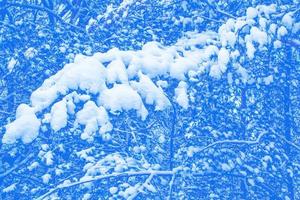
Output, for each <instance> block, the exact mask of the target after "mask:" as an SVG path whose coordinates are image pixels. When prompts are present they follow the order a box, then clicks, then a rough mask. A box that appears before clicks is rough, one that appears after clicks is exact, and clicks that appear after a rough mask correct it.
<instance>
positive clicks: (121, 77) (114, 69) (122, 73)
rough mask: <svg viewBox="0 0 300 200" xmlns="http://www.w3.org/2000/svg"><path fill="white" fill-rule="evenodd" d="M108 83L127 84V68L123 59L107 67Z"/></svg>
mask: <svg viewBox="0 0 300 200" xmlns="http://www.w3.org/2000/svg"><path fill="white" fill-rule="evenodd" d="M107 82H108V83H117V82H119V83H127V82H128V75H127V72H126V67H125V65H124V63H123V62H122V60H121V59H116V60H114V61H112V62H111V63H109V64H108V66H107Z"/></svg>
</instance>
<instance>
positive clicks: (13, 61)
mask: <svg viewBox="0 0 300 200" xmlns="http://www.w3.org/2000/svg"><path fill="white" fill-rule="evenodd" d="M16 64H17V60H16V59H15V58H11V59H10V60H9V62H8V64H7V69H8V71H9V72H11V71H12V70H13V69H14V67H15V66H16Z"/></svg>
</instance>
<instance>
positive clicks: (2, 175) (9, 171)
mask: <svg viewBox="0 0 300 200" xmlns="http://www.w3.org/2000/svg"><path fill="white" fill-rule="evenodd" d="M33 156H34V154H33V153H31V154H29V155H28V156H27V157H26V158H25V159H24V160H22V161H21V162H20V163H19V164H17V165H15V166H13V167H12V168H11V169H9V170H7V171H6V172H4V173H2V174H0V179H1V178H4V177H5V176H7V175H9V174H10V173H12V172H13V171H15V170H16V169H18V168H19V167H20V166H22V165H23V164H25V163H26V162H27V161H29V160H30V159H31V158H32V157H33Z"/></svg>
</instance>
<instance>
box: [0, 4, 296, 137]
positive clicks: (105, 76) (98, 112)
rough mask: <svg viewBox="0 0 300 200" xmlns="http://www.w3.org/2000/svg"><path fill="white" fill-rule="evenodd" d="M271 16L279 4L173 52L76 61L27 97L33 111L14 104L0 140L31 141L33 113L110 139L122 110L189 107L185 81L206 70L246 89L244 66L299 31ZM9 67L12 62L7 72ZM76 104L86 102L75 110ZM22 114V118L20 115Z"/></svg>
mask: <svg viewBox="0 0 300 200" xmlns="http://www.w3.org/2000/svg"><path fill="white" fill-rule="evenodd" d="M128 2H131V1H128ZM124 5H127V3H125V4H124ZM125 7H126V6H125ZM108 10H110V9H108ZM113 10H114V9H112V10H111V11H113ZM274 12H276V5H270V6H258V7H256V8H248V9H247V15H246V16H244V17H238V18H236V19H229V20H227V22H226V23H224V24H223V25H222V26H220V27H219V29H218V32H213V31H207V32H202V33H195V32H188V33H186V34H185V35H184V36H183V37H182V38H181V39H179V40H178V42H177V43H175V44H174V45H172V46H164V45H162V44H160V43H158V42H148V43H146V44H145V45H144V46H143V47H142V49H141V50H135V51H121V50H119V49H117V48H113V49H111V50H109V51H108V52H104V53H96V54H94V55H93V56H83V55H77V56H76V57H75V59H74V63H70V64H67V65H65V66H64V67H63V69H61V70H60V71H58V72H57V73H56V74H55V75H53V76H51V77H50V78H48V79H47V80H45V81H44V83H43V84H42V86H41V87H39V88H38V89H37V90H35V91H34V92H33V93H32V94H31V98H30V100H31V103H30V106H26V105H24V104H22V105H20V106H19V108H18V112H17V119H16V120H15V121H13V122H12V123H10V124H8V125H7V126H6V133H5V134H4V136H3V139H2V141H3V142H4V143H14V142H15V141H16V140H17V139H22V141H23V142H24V143H29V142H31V141H32V140H34V139H35V138H36V137H37V135H38V131H39V128H40V126H41V122H40V120H39V119H38V118H37V117H36V115H35V114H36V113H39V114H42V115H43V116H45V117H44V119H43V120H42V124H46V123H50V127H51V129H52V130H54V131H59V130H61V129H62V128H64V127H66V126H67V124H68V119H73V118H74V117H75V118H76V120H75V122H76V123H77V125H78V126H84V131H83V133H82V134H81V137H82V139H92V138H93V136H94V135H95V134H96V133H97V132H100V134H107V132H109V131H110V130H112V125H111V124H110V122H109V117H110V116H111V115H116V114H118V113H119V112H122V111H129V110H135V111H136V112H137V114H138V115H139V116H140V117H141V118H142V119H143V120H145V119H146V118H147V116H148V110H147V109H148V108H147V107H150V109H151V106H154V107H155V110H158V111H162V110H164V109H166V108H168V107H169V106H170V105H171V103H172V102H170V100H174V101H175V102H174V103H177V104H178V105H180V106H181V107H183V108H184V109H188V108H189V98H188V97H189V96H190V95H189V94H188V92H187V89H186V88H187V87H188V83H190V82H197V81H198V80H199V77H200V75H201V74H203V73H206V72H208V73H209V75H210V76H211V77H214V78H221V77H222V76H223V75H224V74H226V73H228V71H230V73H231V75H229V76H228V77H229V78H228V82H229V83H230V84H233V83H235V82H236V80H234V79H237V77H238V78H241V80H242V82H243V83H246V82H247V81H248V79H249V77H248V72H247V70H246V69H245V68H243V67H242V65H243V63H242V62H244V61H245V60H251V59H254V57H255V54H256V53H257V52H259V51H263V50H264V49H266V48H265V47H268V46H273V47H274V48H280V47H281V46H282V40H281V39H282V38H283V37H285V36H287V35H288V30H290V29H291V30H294V29H296V28H297V27H296V24H295V22H294V19H293V16H292V14H290V13H288V14H286V15H284V16H283V18H282V20H281V19H280V20H281V22H280V23H279V24H282V25H280V26H279V28H278V27H277V25H275V24H274V23H271V20H269V19H270V17H271V15H272V14H273V13H274ZM125 14H126V13H125ZM298 27H300V26H299V25H298ZM236 47H238V48H243V49H242V50H236ZM244 49H245V51H244ZM36 53H37V52H36V51H35V49H33V48H29V49H28V50H27V51H26V52H25V54H26V55H25V56H26V57H27V58H32V57H33V56H35V54H36ZM239 62H241V63H239ZM13 64H14V61H13V60H12V63H11V66H8V70H11V69H13ZM234 74H237V75H238V76H234ZM169 81H170V82H171V83H173V81H174V82H175V83H176V84H177V83H178V87H177V88H169V87H168V84H169ZM271 82H272V80H271V78H268V79H265V83H266V84H270V83H271ZM172 90H173V91H172ZM77 92H78V93H77ZM166 92H168V95H170V94H175V96H167V95H166ZM96 99H97V100H96ZM96 101H97V103H95V102H96ZM78 104H84V107H83V109H82V110H80V111H79V112H77V111H78V110H77V109H79V108H80V107H81V105H78ZM49 109H50V113H49ZM20 110H22V111H23V110H26V112H22V113H23V114H22V115H21V114H18V113H20V112H21V111H20ZM107 111H109V112H108V113H107ZM76 112H77V113H76ZM24 116H26V117H24ZM70 116H72V117H70ZM43 127H47V126H43ZM43 130H46V128H44V129H43Z"/></svg>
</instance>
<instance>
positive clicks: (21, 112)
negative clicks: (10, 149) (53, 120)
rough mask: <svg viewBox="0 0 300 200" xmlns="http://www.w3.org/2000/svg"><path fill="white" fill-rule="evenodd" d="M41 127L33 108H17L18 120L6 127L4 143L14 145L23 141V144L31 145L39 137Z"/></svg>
mask: <svg viewBox="0 0 300 200" xmlns="http://www.w3.org/2000/svg"><path fill="white" fill-rule="evenodd" d="M40 125H41V122H40V120H39V119H38V118H37V117H36V115H35V113H34V110H33V108H31V107H30V106H28V105H26V104H21V105H19V107H18V108H17V112H16V120H15V121H13V122H11V123H10V124H8V125H6V132H5V134H4V136H3V138H2V142H3V143H5V144H12V143H15V142H16V140H18V139H21V140H22V141H23V143H30V142H32V141H33V140H34V139H35V138H36V137H37V136H38V133H39V129H40Z"/></svg>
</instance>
